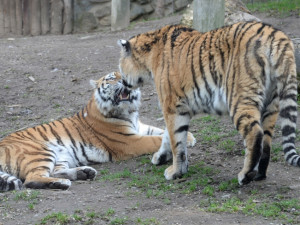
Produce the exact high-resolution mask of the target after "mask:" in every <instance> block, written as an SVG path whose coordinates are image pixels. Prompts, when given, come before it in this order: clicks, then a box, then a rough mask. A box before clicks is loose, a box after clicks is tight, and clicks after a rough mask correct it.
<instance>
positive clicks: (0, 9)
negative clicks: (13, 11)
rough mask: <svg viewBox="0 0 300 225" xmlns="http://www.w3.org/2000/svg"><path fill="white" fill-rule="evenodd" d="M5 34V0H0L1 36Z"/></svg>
mask: <svg viewBox="0 0 300 225" xmlns="http://www.w3.org/2000/svg"><path fill="white" fill-rule="evenodd" d="M4 34H5V31H4V0H0V36H3V35H4Z"/></svg>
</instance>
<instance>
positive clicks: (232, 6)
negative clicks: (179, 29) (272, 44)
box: [181, 0, 260, 27]
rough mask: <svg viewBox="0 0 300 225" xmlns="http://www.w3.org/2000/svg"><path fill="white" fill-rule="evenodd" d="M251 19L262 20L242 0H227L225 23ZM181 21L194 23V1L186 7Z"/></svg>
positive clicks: (188, 23) (187, 23) (189, 24)
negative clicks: (252, 13)
mask: <svg viewBox="0 0 300 225" xmlns="http://www.w3.org/2000/svg"><path fill="white" fill-rule="evenodd" d="M250 20H257V21H260V19H259V18H257V17H255V16H253V15H251V13H250V11H249V10H248V9H247V7H246V6H245V5H244V3H242V2H241V1H240V0H225V21H224V24H225V25H230V24H234V23H237V22H239V21H250ZM181 23H182V24H184V25H186V26H190V27H191V26H192V25H193V3H192V4H190V5H189V6H188V8H187V9H186V11H185V13H184V14H183V16H182V20H181Z"/></svg>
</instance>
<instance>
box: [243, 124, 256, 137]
mask: <svg viewBox="0 0 300 225" xmlns="http://www.w3.org/2000/svg"><path fill="white" fill-rule="evenodd" d="M256 124H258V125H259V122H258V121H256V120H255V121H253V122H252V123H251V124H248V126H245V127H244V137H246V136H247V135H248V134H249V133H250V132H251V131H252V128H253V127H254V126H255V125H256Z"/></svg>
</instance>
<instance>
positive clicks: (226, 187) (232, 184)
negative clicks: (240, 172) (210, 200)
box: [218, 178, 239, 191]
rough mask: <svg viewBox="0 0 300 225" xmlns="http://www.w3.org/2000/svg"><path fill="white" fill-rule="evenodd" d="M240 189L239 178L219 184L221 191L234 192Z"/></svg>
mask: <svg viewBox="0 0 300 225" xmlns="http://www.w3.org/2000/svg"><path fill="white" fill-rule="evenodd" d="M238 187H239V182H238V179H237V178H234V179H232V180H229V181H223V182H221V183H220V184H219V186H218V190H219V191H232V190H236V189H237V188H238Z"/></svg>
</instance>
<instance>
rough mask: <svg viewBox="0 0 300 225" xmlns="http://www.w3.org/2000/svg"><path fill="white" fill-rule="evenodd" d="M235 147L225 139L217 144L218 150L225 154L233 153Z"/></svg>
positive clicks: (233, 143) (232, 142)
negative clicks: (223, 151)
mask: <svg viewBox="0 0 300 225" xmlns="http://www.w3.org/2000/svg"><path fill="white" fill-rule="evenodd" d="M234 147H235V142H234V141H233V140H230V139H226V140H224V141H222V142H221V143H220V144H219V148H220V149H224V150H225V151H226V152H233V151H234Z"/></svg>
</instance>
